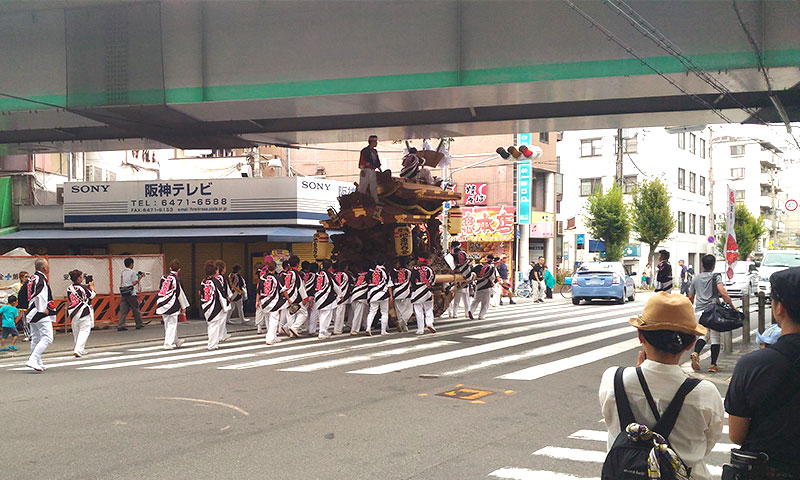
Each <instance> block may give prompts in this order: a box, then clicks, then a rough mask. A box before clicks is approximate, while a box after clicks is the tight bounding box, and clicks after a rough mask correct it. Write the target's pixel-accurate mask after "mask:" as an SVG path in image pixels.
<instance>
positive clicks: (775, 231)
mask: <svg viewBox="0 0 800 480" xmlns="http://www.w3.org/2000/svg"><path fill="white" fill-rule="evenodd" d="M772 158H773V159H774V158H775V154H773V155H772ZM776 170H777V167H776V168H770V169H769V187H770V195H769V196H770V204H771V206H772V229H771V230H772V231H771V232H770V235H769V237H770V238H769V240H770V244H771V243H772V242H774V241H775V240H776V239H777V237H778V208H777V205H776V203H777V202H776V200H777V198H776V196H777V194H776V192H775V172H776ZM767 248H769V245H768V246H767Z"/></svg>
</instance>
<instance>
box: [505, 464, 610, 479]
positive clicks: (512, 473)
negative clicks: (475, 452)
mask: <svg viewBox="0 0 800 480" xmlns="http://www.w3.org/2000/svg"><path fill="white" fill-rule="evenodd" d="M489 475H490V476H492V477H497V478H506V479H509V480H600V478H599V477H576V476H575V475H568V474H566V473H558V472H550V471H546V470H529V469H527V468H508V467H507V468H501V469H498V470H495V471H494V472H492V473H490V474H489Z"/></svg>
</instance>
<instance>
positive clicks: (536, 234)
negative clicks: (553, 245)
mask: <svg viewBox="0 0 800 480" xmlns="http://www.w3.org/2000/svg"><path fill="white" fill-rule="evenodd" d="M553 237H555V215H553V214H552V213H547V212H531V238H553Z"/></svg>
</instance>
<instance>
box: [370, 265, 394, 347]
mask: <svg viewBox="0 0 800 480" xmlns="http://www.w3.org/2000/svg"><path fill="white" fill-rule="evenodd" d="M385 263H386V259H385V258H384V257H380V258H379V259H378V261H377V262H376V263H375V266H374V267H373V268H372V270H370V272H369V274H370V275H369V287H368V288H367V303H369V313H367V326H366V330H365V332H364V333H366V334H367V335H369V336H371V335H372V331H371V330H372V320H373V319H374V318H375V315H376V314H377V313H378V312H379V311H380V312H381V335H388V334H389V332H388V331H387V330H386V329H387V328H388V327H389V302H390V301H391V300H392V277H391V276H390V275H389V271H388V270H387V269H386V265H385Z"/></svg>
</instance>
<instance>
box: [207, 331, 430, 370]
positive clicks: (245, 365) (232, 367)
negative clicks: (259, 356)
mask: <svg viewBox="0 0 800 480" xmlns="http://www.w3.org/2000/svg"><path fill="white" fill-rule="evenodd" d="M415 340H417V338H414V337H405V338H395V339H393V340H385V341H382V342H378V343H365V344H361V345H354V346H351V347H345V348H332V349H330V350H315V351H313V352H307V353H298V354H295V355H285V356H283V357H275V358H268V359H265V360H258V361H255V362H248V363H240V364H237V365H226V366H224V367H217V368H218V369H219V370H245V369H248V368H257V367H266V366H269V365H278V364H281V363H288V362H293V361H295V360H302V359H304V358H308V357H318V356H325V355H334V354H337V353H343V352H350V351H353V350H362V349H365V348H375V347H385V346H389V345H396V344H399V343H407V342H413V341H415Z"/></svg>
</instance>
